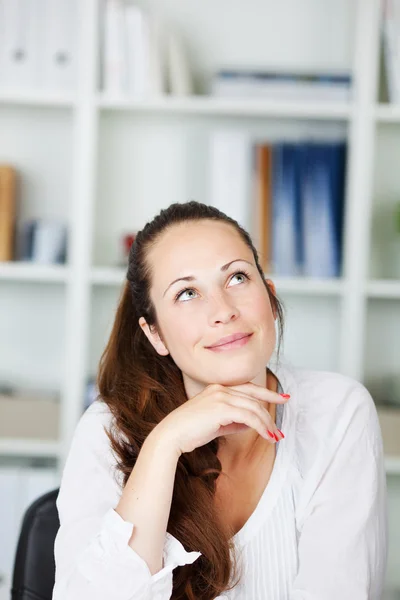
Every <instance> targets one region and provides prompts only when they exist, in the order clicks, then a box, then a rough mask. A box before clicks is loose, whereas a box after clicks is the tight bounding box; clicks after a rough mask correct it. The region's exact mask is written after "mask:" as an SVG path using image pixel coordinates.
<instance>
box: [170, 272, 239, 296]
mask: <svg viewBox="0 0 400 600" xmlns="http://www.w3.org/2000/svg"><path fill="white" fill-rule="evenodd" d="M239 275H240V276H241V277H242V278H243V279H249V277H248V275H247V274H246V273H244V272H243V271H238V272H237V273H234V274H233V275H232V277H231V280H232V279H233V278H234V277H237V276H239ZM189 292H194V289H192V288H186V289H185V290H182V291H181V292H179V293H178V294H177V295H176V296H175V300H180V301H182V302H187V301H188V300H190V299H191V298H187V299H186V300H181V298H182V296H183V295H184V294H188V293H189Z"/></svg>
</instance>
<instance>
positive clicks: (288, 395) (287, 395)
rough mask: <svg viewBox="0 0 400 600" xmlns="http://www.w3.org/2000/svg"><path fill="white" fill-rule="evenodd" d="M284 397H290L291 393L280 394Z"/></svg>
mask: <svg viewBox="0 0 400 600" xmlns="http://www.w3.org/2000/svg"><path fill="white" fill-rule="evenodd" d="M279 395H280V396H282V398H290V394H279Z"/></svg>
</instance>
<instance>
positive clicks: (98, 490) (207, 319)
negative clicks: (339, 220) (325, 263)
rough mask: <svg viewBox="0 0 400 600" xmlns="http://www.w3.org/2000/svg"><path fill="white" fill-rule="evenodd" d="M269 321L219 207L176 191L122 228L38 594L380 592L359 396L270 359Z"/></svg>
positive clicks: (305, 596)
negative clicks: (134, 229)
mask: <svg viewBox="0 0 400 600" xmlns="http://www.w3.org/2000/svg"><path fill="white" fill-rule="evenodd" d="M276 325H277V328H278V330H279V331H278V333H279V336H278V338H279V339H278V352H277V356H278V359H277V360H276V364H274V365H273V364H272V362H273V361H272V355H273V353H274V350H275V348H276V345H277V344H276V343H277V339H276V337H277V336H276ZM282 331H283V307H282V305H281V303H280V302H279V300H278V297H277V294H276V290H275V287H274V284H273V282H272V281H270V280H266V279H265V277H264V274H263V271H262V269H261V267H260V264H259V260H258V256H257V252H256V250H255V248H254V246H253V244H252V241H251V239H250V237H249V235H248V234H247V233H246V231H244V230H243V229H242V228H241V227H240V226H239V225H238V223H237V222H236V221H234V220H232V219H230V218H228V217H227V216H226V215H224V214H223V213H221V212H219V211H218V210H217V209H216V208H213V207H210V206H206V205H204V204H200V203H197V202H188V203H186V204H173V205H171V206H170V207H169V208H168V209H166V210H163V211H161V213H160V214H159V215H158V216H156V217H155V218H154V219H153V221H152V222H151V223H148V224H147V225H146V226H145V227H144V229H143V230H142V231H141V232H139V234H138V235H137V237H136V240H135V242H134V244H133V245H132V249H131V252H130V257H129V267H128V272H127V281H126V282H125V287H124V289H123V293H122V297H121V301H120V303H119V307H118V310H117V314H116V318H115V322H114V326H113V330H112V333H111V336H110V339H109V342H108V344H107V347H106V349H105V351H104V353H103V356H102V358H101V361H100V368H99V375H98V386H99V392H100V393H99V398H98V400H96V401H95V402H94V403H93V404H92V405H91V406H90V407H89V408H88V409H87V410H86V412H85V413H84V414H83V416H82V417H81V419H80V422H79V424H78V426H77V428H76V432H75V435H74V438H73V441H72V446H71V449H70V453H69V456H68V459H67V462H66V465H65V468H64V472H63V477H62V482H61V488H60V493H59V496H58V501H57V506H58V511H59V517H60V523H61V526H60V529H59V532H58V535H57V539H56V543H55V561H56V583H55V587H54V593H53V600H111V599H112V600H167V599H169V598H173V599H178V598H184V599H188V600H189V599H190V600H195V599H196V600H197V599H201V600H211V599H214V598H219V599H221V598H229V599H238V598H244V599H246V600H272V599H273V600H283V599H290V600H334V599H335V600H337V598H340V599H341V600H345V599H346V600H347V599H348V600H350V599H351V600H367V599H368V600H379V599H380V598H381V592H382V588H383V583H384V576H385V569H386V561H387V539H388V536H387V525H388V524H387V508H386V507H387V496H386V493H387V490H386V479H385V470H384V464H383V449H382V438H381V431H380V427H379V421H378V417H377V412H376V409H375V405H374V402H373V400H372V398H371V396H370V394H369V393H368V391H367V390H366V388H365V387H364V386H363V385H362V384H361V383H359V382H357V381H355V380H354V379H352V378H350V377H346V376H344V375H341V374H338V373H333V372H327V371H316V370H305V369H298V368H294V367H293V366H291V365H289V363H288V362H287V361H285V362H283V361H281V360H280V359H279V350H280V343H281V340H282ZM298 342H299V345H301V344H302V340H301V339H299V341H298ZM282 394H284V395H282Z"/></svg>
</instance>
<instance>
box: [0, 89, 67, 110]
mask: <svg viewBox="0 0 400 600" xmlns="http://www.w3.org/2000/svg"><path fill="white" fill-rule="evenodd" d="M1 104H13V105H19V106H43V107H48V108H51V107H53V108H74V106H75V104H76V99H75V97H74V95H73V94H71V93H70V94H68V93H62V92H58V91H54V92H52V91H45V90H40V91H39V90H38V91H36V90H27V91H21V90H0V105H1Z"/></svg>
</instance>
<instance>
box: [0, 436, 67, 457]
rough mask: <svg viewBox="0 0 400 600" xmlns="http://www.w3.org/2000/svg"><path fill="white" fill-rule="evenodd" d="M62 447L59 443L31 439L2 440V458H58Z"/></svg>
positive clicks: (0, 441)
mask: <svg viewBox="0 0 400 600" xmlns="http://www.w3.org/2000/svg"><path fill="white" fill-rule="evenodd" d="M59 455H60V445H59V443H58V442H51V441H39V440H29V439H15V438H10V439H5V438H3V439H0V456H23V457H31V456H35V457H44V458H58V457H59Z"/></svg>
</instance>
